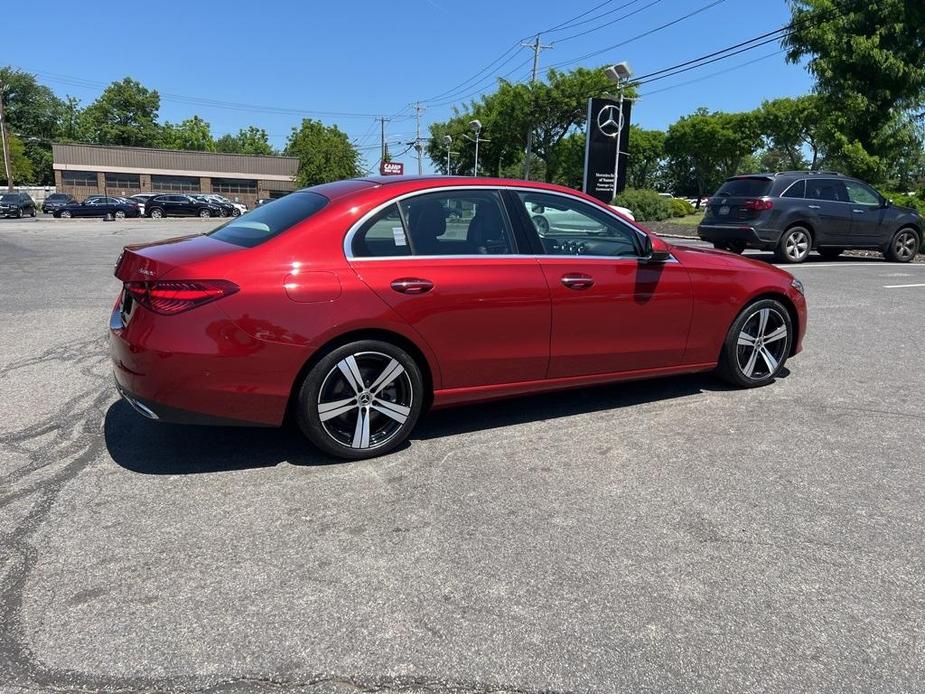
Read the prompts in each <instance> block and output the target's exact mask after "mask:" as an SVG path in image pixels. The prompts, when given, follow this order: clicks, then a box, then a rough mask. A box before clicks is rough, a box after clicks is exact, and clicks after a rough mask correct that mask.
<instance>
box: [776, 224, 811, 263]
mask: <svg viewBox="0 0 925 694" xmlns="http://www.w3.org/2000/svg"><path fill="white" fill-rule="evenodd" d="M812 246H813V238H812V236H810V233H809V230H808V229H806V228H805V227H790V228H789V229H787V231H785V232H784V233H783V234H782V235H781V237H780V242H779V243H778V244H777V257H778V259H779V260H781V261H783V262H785V263H802V262H803V261H804V260H806V259H807V258H808V257H809V251H810V250H811V249H812Z"/></svg>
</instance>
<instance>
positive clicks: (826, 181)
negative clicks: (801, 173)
mask: <svg viewBox="0 0 925 694" xmlns="http://www.w3.org/2000/svg"><path fill="white" fill-rule="evenodd" d="M806 197H807V198H809V199H810V200H831V201H834V202H848V191H847V190H846V189H845V184H844V182H842V181H836V180H834V179H830V178H822V179H818V180H811V181H809V182H808V183H807V184H806Z"/></svg>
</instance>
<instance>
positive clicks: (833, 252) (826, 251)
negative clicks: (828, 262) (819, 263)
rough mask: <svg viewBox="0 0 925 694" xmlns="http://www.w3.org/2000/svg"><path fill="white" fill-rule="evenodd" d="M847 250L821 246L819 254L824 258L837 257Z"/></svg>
mask: <svg viewBox="0 0 925 694" xmlns="http://www.w3.org/2000/svg"><path fill="white" fill-rule="evenodd" d="M844 252H845V249H844V248H820V249H819V255H821V256H822V257H823V258H837V257H838V256H840V255H841V254H842V253H844Z"/></svg>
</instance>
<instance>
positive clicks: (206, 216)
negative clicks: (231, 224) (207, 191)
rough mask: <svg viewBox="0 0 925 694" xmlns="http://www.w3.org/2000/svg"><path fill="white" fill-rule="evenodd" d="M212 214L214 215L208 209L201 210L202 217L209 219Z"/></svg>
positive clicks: (200, 216) (200, 215)
mask: <svg viewBox="0 0 925 694" xmlns="http://www.w3.org/2000/svg"><path fill="white" fill-rule="evenodd" d="M211 216H212V213H211V212H209V211H208V210H199V218H200V219H208V218H209V217H211Z"/></svg>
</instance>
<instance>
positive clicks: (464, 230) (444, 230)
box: [399, 190, 514, 255]
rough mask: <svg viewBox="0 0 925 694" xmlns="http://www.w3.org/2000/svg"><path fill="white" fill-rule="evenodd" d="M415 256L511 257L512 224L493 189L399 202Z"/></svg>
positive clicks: (457, 191)
mask: <svg viewBox="0 0 925 694" xmlns="http://www.w3.org/2000/svg"><path fill="white" fill-rule="evenodd" d="M399 206H400V207H401V212H402V217H403V219H404V221H405V225H406V229H407V232H408V238H409V241H410V243H411V249H412V252H413V253H414V255H510V254H511V253H513V252H514V244H513V242H512V240H511V239H512V238H513V235H512V233H511V228H510V224H509V222H508V219H507V215H506V214H505V212H504V208H503V206H502V203H501V197H500V196H499V194H498V193H497V192H496V191H493V190H453V191H447V192H441V193H424V194H422V195H417V196H415V197H412V198H406V199H405V200H402V201H401V202H400V203H399Z"/></svg>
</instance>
